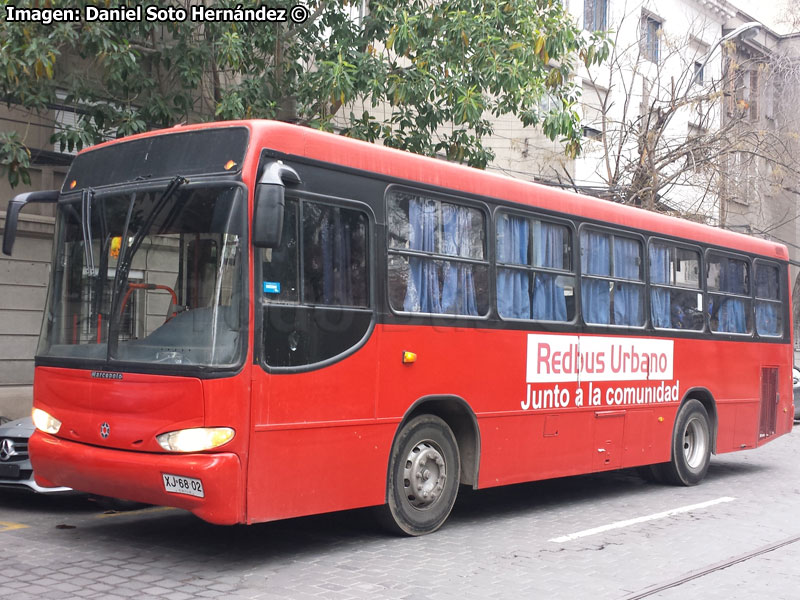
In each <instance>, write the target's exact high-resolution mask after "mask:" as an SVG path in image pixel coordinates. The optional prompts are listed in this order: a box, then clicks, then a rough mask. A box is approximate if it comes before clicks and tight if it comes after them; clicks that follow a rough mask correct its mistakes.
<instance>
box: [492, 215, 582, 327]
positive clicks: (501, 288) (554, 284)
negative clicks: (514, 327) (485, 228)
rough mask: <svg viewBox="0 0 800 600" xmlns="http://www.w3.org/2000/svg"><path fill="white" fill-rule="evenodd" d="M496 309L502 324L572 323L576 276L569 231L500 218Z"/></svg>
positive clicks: (533, 221)
mask: <svg viewBox="0 0 800 600" xmlns="http://www.w3.org/2000/svg"><path fill="white" fill-rule="evenodd" d="M496 227H497V236H496V237H497V310H498V312H499V313H500V316H501V317H503V318H506V319H534V320H537V321H562V322H564V321H572V320H573V319H574V318H575V303H574V295H575V277H574V276H573V275H572V233H571V231H570V230H569V228H568V227H565V226H564V225H558V224H555V223H548V222H547V221H540V220H539V219H530V218H527V217H522V216H516V215H510V214H505V213H500V214H499V215H498V217H497V221H496Z"/></svg>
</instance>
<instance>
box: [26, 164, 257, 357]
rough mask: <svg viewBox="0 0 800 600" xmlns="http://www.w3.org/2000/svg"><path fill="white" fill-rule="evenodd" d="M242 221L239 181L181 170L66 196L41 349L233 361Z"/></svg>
mask: <svg viewBox="0 0 800 600" xmlns="http://www.w3.org/2000/svg"><path fill="white" fill-rule="evenodd" d="M244 223H245V221H244V205H243V194H242V190H241V187H239V186H236V185H231V184H225V185H208V184H206V185H204V186H199V185H188V184H187V182H186V180H184V179H182V178H179V177H176V178H174V179H173V180H172V181H171V182H169V183H168V184H166V185H161V186H160V187H156V188H154V187H147V188H141V187H137V188H136V189H135V191H134V190H133V189H132V191H127V192H125V191H123V192H120V191H118V190H115V191H113V192H106V193H99V192H98V193H95V192H93V190H91V189H90V188H87V189H85V190H84V191H83V193H82V195H81V196H80V197H77V195H76V198H75V199H74V200H71V201H61V202H59V206H58V214H57V218H56V236H55V240H56V241H55V243H56V248H55V251H54V252H55V255H54V257H55V262H54V271H53V275H52V285H51V289H50V296H49V299H48V306H47V312H46V315H45V320H44V323H43V325H42V334H41V337H40V340H39V348H38V351H37V356H40V357H48V358H65V359H78V360H84V361H85V360H88V361H94V360H98V361H103V362H106V361H109V362H110V361H118V362H134V363H164V364H172V365H196V366H231V365H235V364H236V363H237V362H238V361H239V360H240V354H241V349H242V341H243V339H244V338H243V332H244V330H245V327H244V326H243V323H242V309H241V306H240V305H241V301H242V289H243V281H242V279H243V277H244V273H245V270H244V267H243V260H244V254H243V251H244V247H243V234H244V230H245V225H244Z"/></svg>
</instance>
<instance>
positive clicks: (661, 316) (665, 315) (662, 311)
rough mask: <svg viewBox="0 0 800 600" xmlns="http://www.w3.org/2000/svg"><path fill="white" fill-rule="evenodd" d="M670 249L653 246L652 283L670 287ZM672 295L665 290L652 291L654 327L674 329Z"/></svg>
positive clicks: (651, 260)
mask: <svg viewBox="0 0 800 600" xmlns="http://www.w3.org/2000/svg"><path fill="white" fill-rule="evenodd" d="M670 274H671V273H670V263H669V248H667V247H666V246H658V245H656V244H652V245H651V246H650V282H651V283H660V284H664V285H669V283H670ZM670 310H671V307H670V293H669V290H665V289H663V288H651V289H650V318H651V319H652V321H653V326H654V327H672V319H671V317H670Z"/></svg>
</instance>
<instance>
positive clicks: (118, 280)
mask: <svg viewBox="0 0 800 600" xmlns="http://www.w3.org/2000/svg"><path fill="white" fill-rule="evenodd" d="M188 182H189V180H188V179H186V178H185V177H184V176H182V175H176V176H175V177H173V178H172V179H171V180H170V182H169V184H167V187H166V189H165V190H164V193H162V194H161V197H160V198H159V199H158V200H157V201H156V203H155V205H154V206H153V209H152V210H151V211H150V214H149V215H148V216H147V219H145V221H144V223H143V224H142V226H141V227H140V228H139V231H137V232H136V236H135V237H134V238H133V241H132V242H131V245H130V247H128V245H127V243H126V241H127V235H128V226H129V225H130V220H131V214H132V211H133V204H134V202H135V199H136V195H135V194H134V195H132V196H131V203H130V205H129V207H128V216H127V218H126V220H125V230H124V232H123V236H122V243H121V244H120V255H119V261H118V262H117V271H116V273H115V275H114V283H113V287H112V293H113V296H112V300H111V321H110V323H109V327H108V355H107V357H108V359H109V360H110V359H111V357H112V356H113V355H114V354H116V352H117V347H118V346H119V326H120V321H121V320H122V315H121V314H120V311H121V310H122V306H121V302H122V298H123V294H122V293H121V290H122V288H123V286H124V285H125V284H126V283H127V281H128V273H129V271H130V268H131V264H132V263H133V257H134V256H135V255H136V251H137V250H138V249H139V247H140V246H141V245H142V242H143V241H144V238H145V237H147V234H148V233H149V232H150V228H151V227H152V226H153V223H155V221H156V219H157V218H158V216H159V215H160V214H161V212H162V211H163V210H164V207H165V206H166V205H167V202H169V199H170V198H171V197H172V196H173V195H174V194H175V192H177V191H178V189H179V188H180V187H181V186H182V185H183V184H185V183H188Z"/></svg>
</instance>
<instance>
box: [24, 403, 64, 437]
mask: <svg viewBox="0 0 800 600" xmlns="http://www.w3.org/2000/svg"><path fill="white" fill-rule="evenodd" d="M31 418H32V419H33V424H34V425H35V426H36V429H39V430H40V431H44V432H45V433H52V434H54V435H55V434H56V433H58V430H59V429H61V421H59V420H58V419H56V418H55V417H54V416H52V415H50V414H49V413H46V412H45V411H43V410H41V409H39V408H34V409H33V412H32V413H31Z"/></svg>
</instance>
